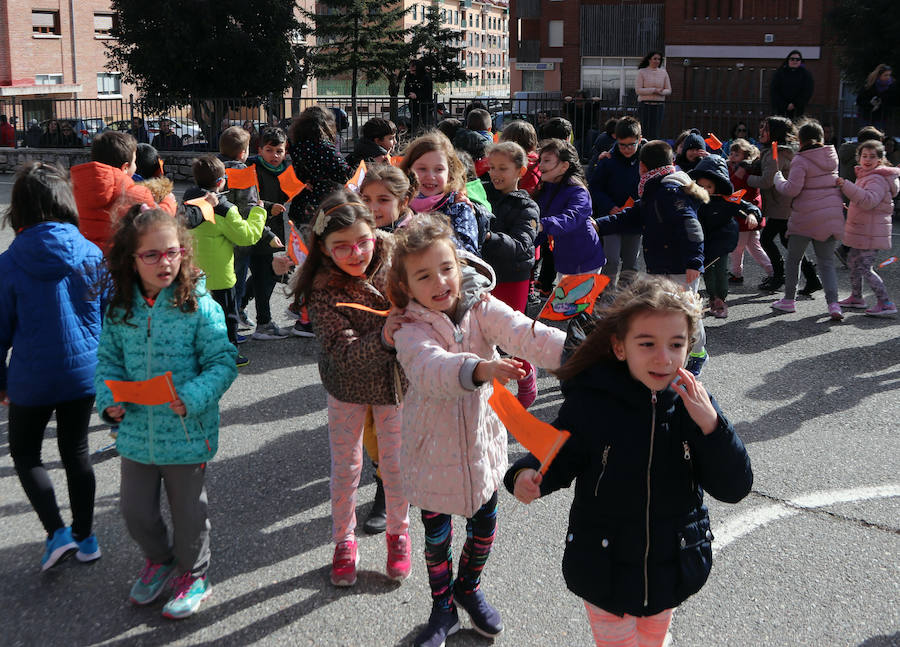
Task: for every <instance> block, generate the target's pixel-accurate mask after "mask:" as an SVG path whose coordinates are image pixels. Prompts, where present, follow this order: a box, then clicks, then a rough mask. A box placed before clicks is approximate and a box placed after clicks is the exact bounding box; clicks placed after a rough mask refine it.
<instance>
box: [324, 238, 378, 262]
mask: <svg viewBox="0 0 900 647" xmlns="http://www.w3.org/2000/svg"><path fill="white" fill-rule="evenodd" d="M373 249H375V239H374V238H363V239H362V240H361V241H359V242H357V243H356V244H355V245H335V246H334V247H332V248H331V255H332V256H333V257H334V259H335V260H336V261H343V260H345V259H348V258H350V255H351V254H368V253H369V252H371V251H372V250H373Z"/></svg>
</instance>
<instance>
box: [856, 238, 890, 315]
mask: <svg viewBox="0 0 900 647" xmlns="http://www.w3.org/2000/svg"><path fill="white" fill-rule="evenodd" d="M877 253H878V250H875V249H854V248H851V249H850V251H849V252H847V265H849V266H850V292H851V294H852V295H853V296H855V297H862V280H863V277H865V279H866V281H868V282H869V286H870V287H871V288H872V292H874V293H875V296H876V297H877V298H878V300H879V301H880V302H882V303H884V302H885V301H890V300H891V297H890V296H888V291H887V288H886V287H884V281H882V280H881V277H880V276H878V275H877V274H876V273H875V270H873V269H872V266H873V265H875V255H876V254H877Z"/></svg>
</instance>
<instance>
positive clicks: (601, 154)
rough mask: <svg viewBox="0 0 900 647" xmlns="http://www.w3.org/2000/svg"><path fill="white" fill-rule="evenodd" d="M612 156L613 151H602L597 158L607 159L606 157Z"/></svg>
mask: <svg viewBox="0 0 900 647" xmlns="http://www.w3.org/2000/svg"><path fill="white" fill-rule="evenodd" d="M610 157H612V153H610V152H609V151H603V152H602V153H600V154H599V155H598V156H597V159H598V160H606V159H609V158H610Z"/></svg>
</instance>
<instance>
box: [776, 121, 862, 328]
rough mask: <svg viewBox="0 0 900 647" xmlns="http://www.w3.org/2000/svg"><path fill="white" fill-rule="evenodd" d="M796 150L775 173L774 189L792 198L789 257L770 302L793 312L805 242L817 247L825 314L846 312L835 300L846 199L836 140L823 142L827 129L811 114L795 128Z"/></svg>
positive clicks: (836, 317)
mask: <svg viewBox="0 0 900 647" xmlns="http://www.w3.org/2000/svg"><path fill="white" fill-rule="evenodd" d="M798 136H799V139H800V151H799V152H798V153H797V154H796V155H795V156H794V159H793V161H791V170H790V173H789V174H788V178H787V179H784V176H783V175H782V174H781V171H778V172H777V173H776V174H775V178H774V183H775V190H776V191H778V193H781V194H783V195H786V196H788V197H791V198H793V201H792V202H791V216H790V218H789V219H788V226H787V235H788V259H787V264H786V266H785V281H784V298H783V299H780V300H778V301H776V302H775V303H773V304H772V308H773V309H775V310H779V311H781V312H794V311H795V305H794V297H795V296H796V292H797V275H798V274H799V273H800V261H801V259H802V258H803V254H804V252H805V251H806V248H807V247H809V244H810V243H812V245H813V250H815V252H816V260H817V263H818V266H819V274H820V276H821V278H822V284H823V286H824V287H825V300H826V301H827V302H828V315H829V316H830V317H831V318H832V319H833V320H835V321H840V320H841V319H843V318H844V315H843V313H842V312H841V306H840V305H839V304H838V298H837V297H838V294H837V272H836V271H835V268H834V259H835V256H834V248H835V245H837V241H838V239H839V238H840V237H841V236H842V235H843V233H844V203H843V201H842V200H841V192H840V190H839V189H838V188H837V186H835V179H836V178H837V174H838V156H837V152H836V151H835V150H834V146H831V145H830V144H829V145H828V146H825V145H824V143H823V142H824V140H825V133H824V131H823V130H822V126H821V125H820V124H819V122H818V121H815V120H810V121H808V122H806V123H805V124H803V125H802V126H801V127H800V130H799V132H798Z"/></svg>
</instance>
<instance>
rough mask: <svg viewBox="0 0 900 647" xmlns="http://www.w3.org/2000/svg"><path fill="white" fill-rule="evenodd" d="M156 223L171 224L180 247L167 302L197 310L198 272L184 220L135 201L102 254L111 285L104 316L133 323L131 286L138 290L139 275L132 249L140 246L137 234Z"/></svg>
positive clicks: (161, 224)
mask: <svg viewBox="0 0 900 647" xmlns="http://www.w3.org/2000/svg"><path fill="white" fill-rule="evenodd" d="M157 227H172V228H173V229H174V230H175V232H176V234H177V236H178V244H179V245H181V246H182V247H183V248H184V254H182V256H181V267H180V268H179V270H178V275H177V276H176V277H175V280H174V281H173V282H172V287H173V294H172V302H171V305H172V307H173V308H178V309H179V310H181V311H182V312H195V311H196V310H197V295H196V289H197V280H198V278H199V276H200V273H199V272H197V271H195V268H194V264H193V260H194V247H193V240H192V238H191V235H190V233H188V230H187V228H186V227H185V226H184V222H183V221H182V220H181V219H180V218H173V217H172V215H171V214H169V213H166V212H165V211H163V210H162V209H148V208H147V207H146V205H142V204H136V205H134V206H132V207H131V208H130V209H129V210H128V211H127V212H125V215H124V216H122V218H121V219H120V220H119V222H118V223H117V225H116V228H115V231H114V232H113V236H112V240H111V241H110V246H109V251H108V252H107V254H106V267H107V270H108V272H109V274H108V281H109V284H110V288H111V289H110V292H111V297H110V300H109V311H108V312H109V314H108V315H107V319H108V320H110V321H116V319H117V318H118V317H119V316H121V319H120V321H121V322H122V323H124V324H128V325H129V326H135V325H136V324H133V323H130V321H129V320H130V319H131V317H132V316H133V314H134V312H133V307H134V290H135V288H137V289H138V290H140V288H139V287H138V285H139V284H140V277H139V276H138V273H137V270H135V266H134V264H135V263H136V262H140V261H137V260H136V259H135V257H134V253H135V252H136V251H137V249H138V247H139V246H140V242H141V236H143V235H144V234H146V233H147V232H148V231H151V230H153V229H156V228H157ZM120 313H121V315H120Z"/></svg>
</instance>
